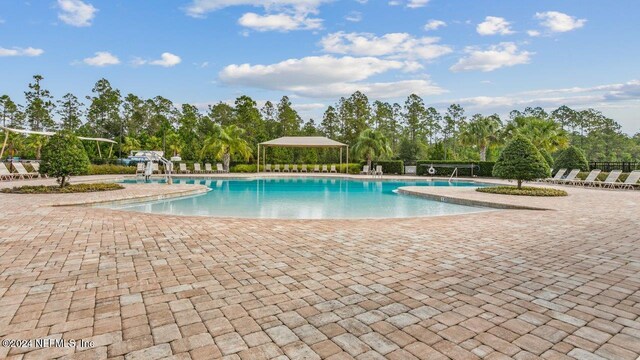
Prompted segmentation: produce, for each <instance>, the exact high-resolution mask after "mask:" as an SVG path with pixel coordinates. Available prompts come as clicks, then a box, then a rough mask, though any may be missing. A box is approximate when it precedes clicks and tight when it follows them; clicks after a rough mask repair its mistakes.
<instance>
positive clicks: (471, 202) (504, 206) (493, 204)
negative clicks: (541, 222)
mask: <svg viewBox="0 0 640 360" xmlns="http://www.w3.org/2000/svg"><path fill="white" fill-rule="evenodd" d="M415 187H419V186H411V187H407V186H403V187H399V188H398V189H397V191H398V194H402V195H407V196H415V197H420V198H424V199H427V200H435V201H439V202H443V203H450V204H455V205H466V206H481V207H486V208H492V209H500V210H535V211H550V210H552V209H548V208H541V207H535V206H525V205H515V204H508V203H504V202H498V201H486V200H475V199H467V198H462V197H457V196H451V195H443V194H431V193H426V192H421V191H415V190H411V189H410V188H415ZM474 191H475V190H474Z"/></svg>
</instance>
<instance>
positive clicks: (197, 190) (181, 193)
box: [45, 184, 211, 207]
mask: <svg viewBox="0 0 640 360" xmlns="http://www.w3.org/2000/svg"><path fill="white" fill-rule="evenodd" d="M193 187H194V189H188V190H178V191H174V192H169V193H164V194H155V195H145V196H134V197H129V198H123V199H105V200H96V201H82V202H64V203H54V204H45V206H51V207H63V206H82V207H91V206H96V205H105V206H106V205H126V204H134V203H144V202H150V201H161V200H168V199H174V198H181V197H189V196H195V195H202V194H206V193H207V192H209V191H211V189H209V188H207V187H205V186H203V185H198V184H194V185H193Z"/></svg>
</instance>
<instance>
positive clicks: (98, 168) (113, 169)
mask: <svg viewBox="0 0 640 360" xmlns="http://www.w3.org/2000/svg"><path fill="white" fill-rule="evenodd" d="M135 173H136V167H135V166H122V165H89V175H121V174H135Z"/></svg>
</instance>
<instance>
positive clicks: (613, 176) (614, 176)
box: [598, 170, 622, 188]
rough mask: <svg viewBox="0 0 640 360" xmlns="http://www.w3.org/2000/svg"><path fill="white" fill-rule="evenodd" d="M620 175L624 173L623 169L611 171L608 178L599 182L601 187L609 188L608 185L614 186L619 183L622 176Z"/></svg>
mask: <svg viewBox="0 0 640 360" xmlns="http://www.w3.org/2000/svg"><path fill="white" fill-rule="evenodd" d="M620 175H622V170H613V171H611V172H610V173H609V175H608V176H607V178H606V179H604V181H603V182H601V183H598V184H599V185H600V187H603V188H607V187H609V188H614V187H615V186H616V184H617V183H618V179H619V178H620Z"/></svg>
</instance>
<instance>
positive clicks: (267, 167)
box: [264, 164, 271, 172]
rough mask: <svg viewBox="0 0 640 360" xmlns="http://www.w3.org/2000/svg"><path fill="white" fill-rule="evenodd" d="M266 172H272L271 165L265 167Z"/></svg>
mask: <svg viewBox="0 0 640 360" xmlns="http://www.w3.org/2000/svg"><path fill="white" fill-rule="evenodd" d="M264 171H265V172H271V164H267V165H265V167H264Z"/></svg>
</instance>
